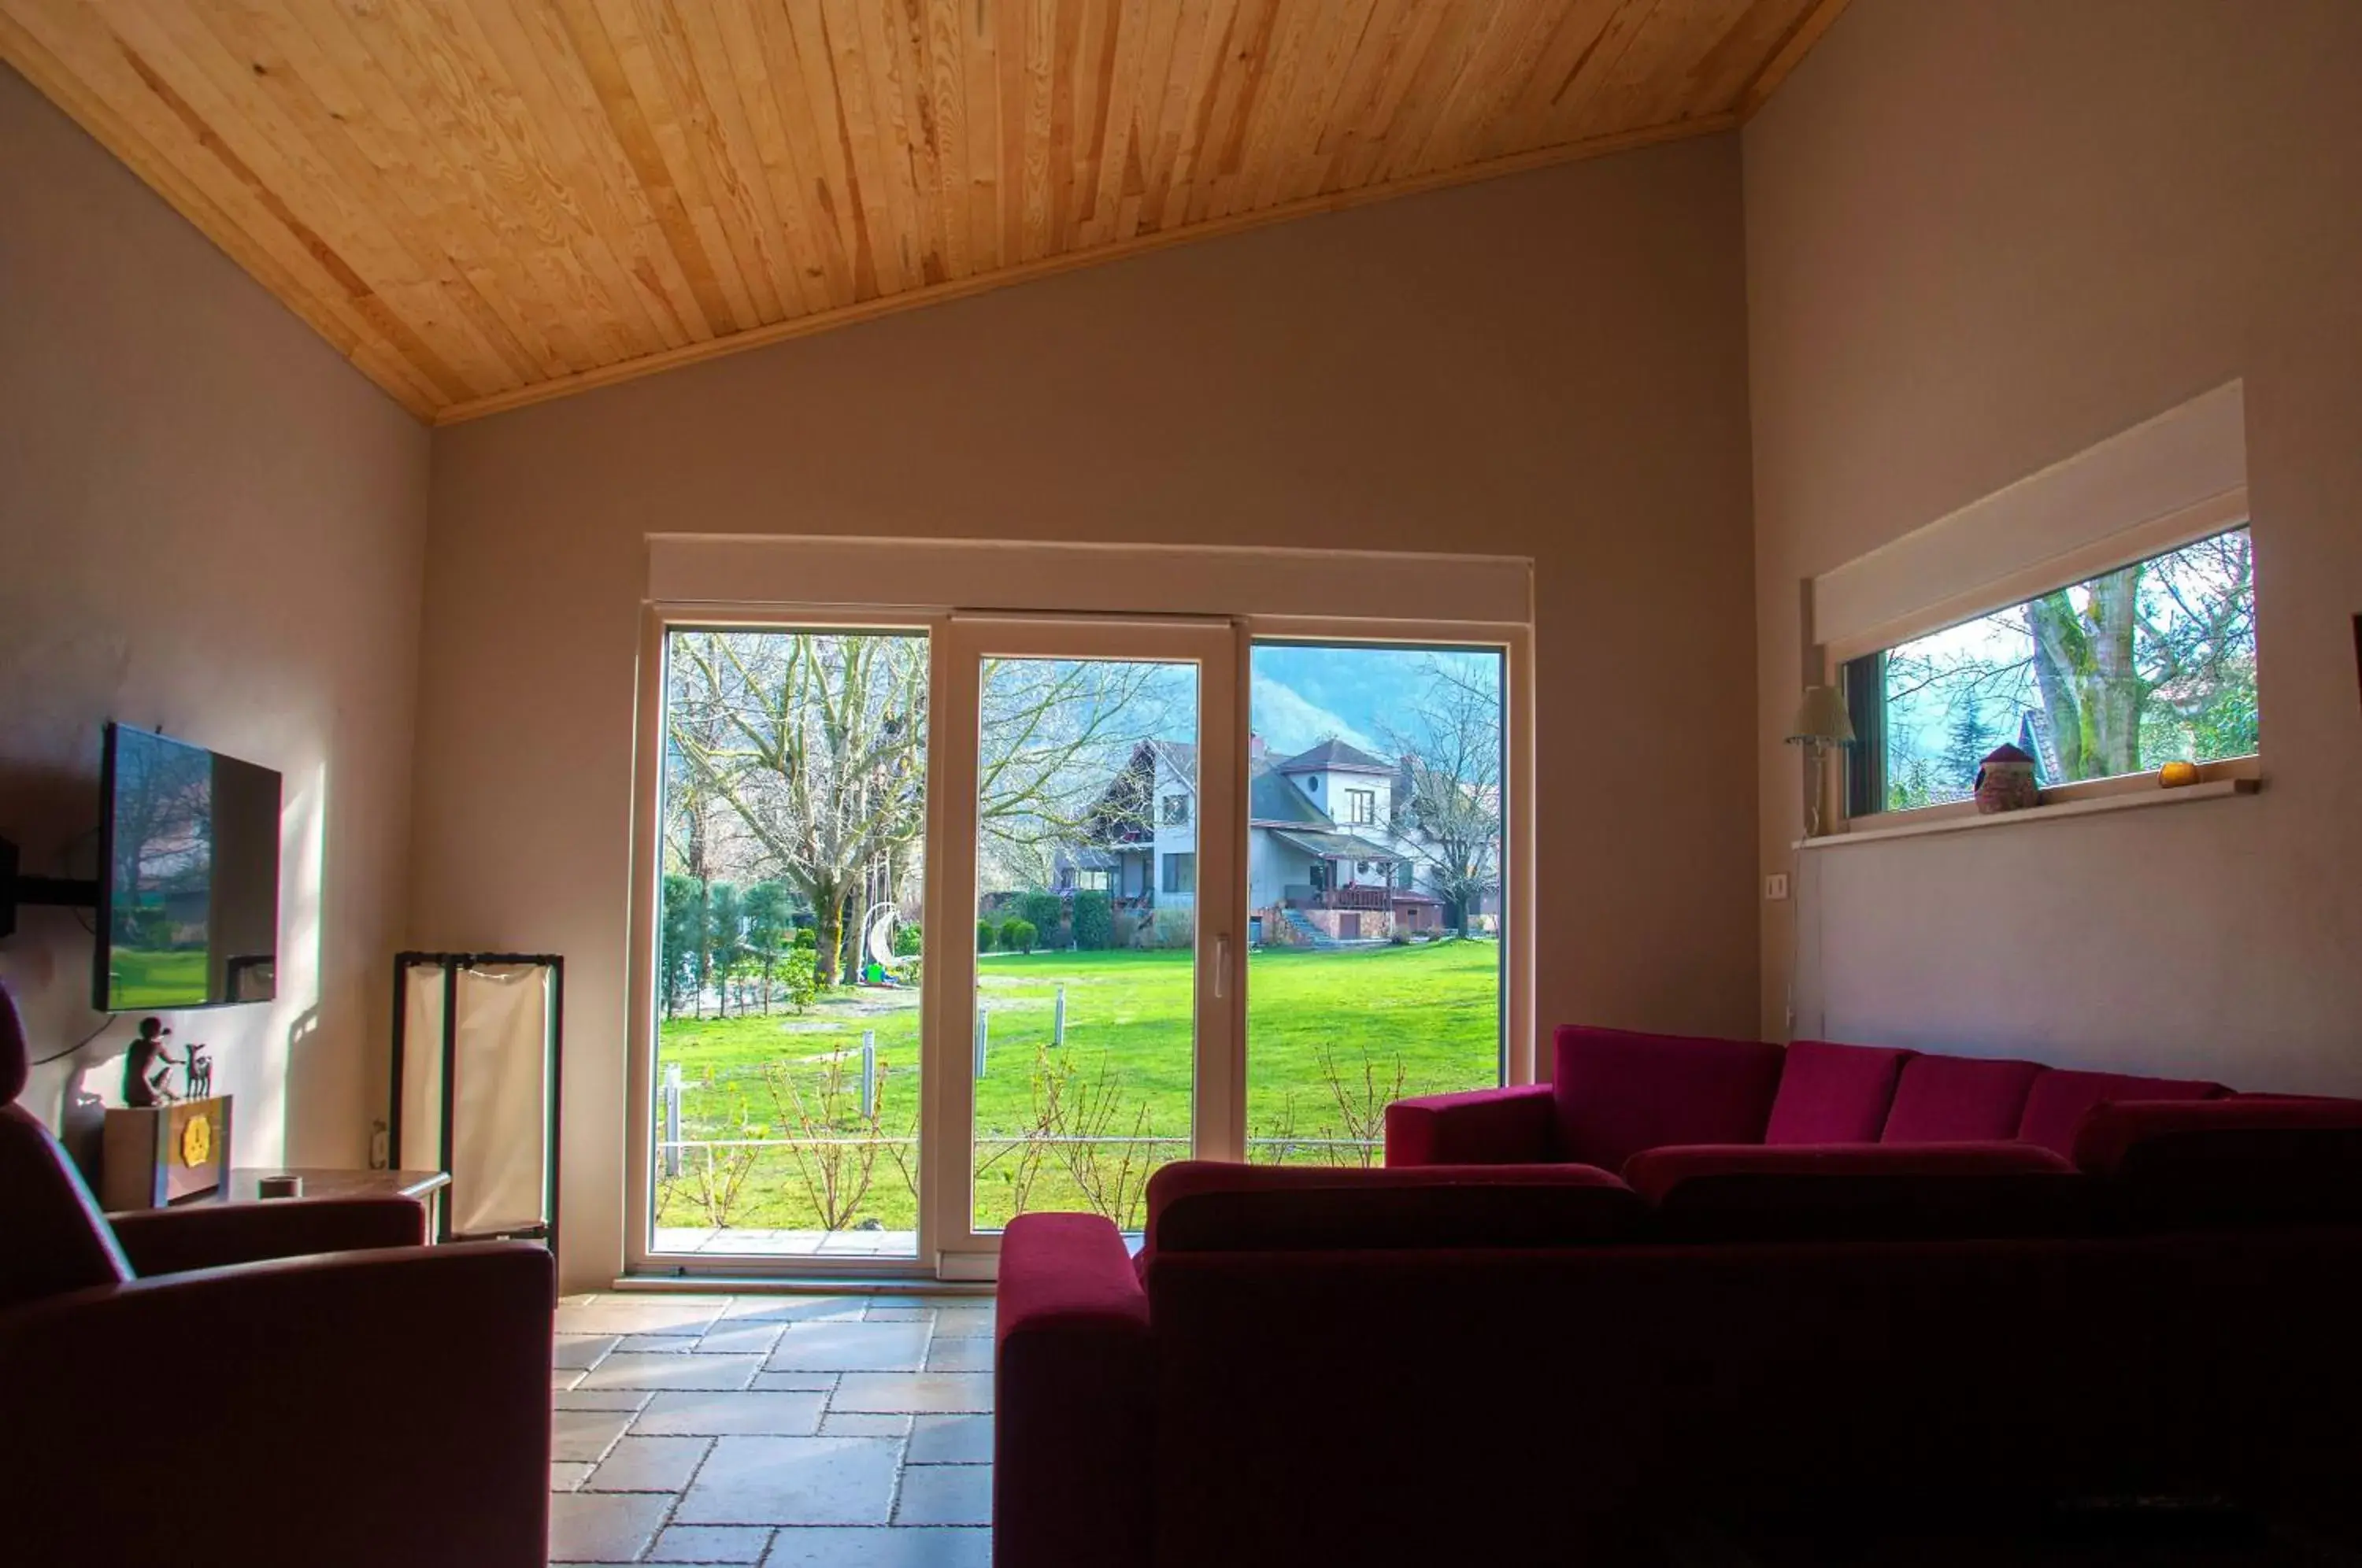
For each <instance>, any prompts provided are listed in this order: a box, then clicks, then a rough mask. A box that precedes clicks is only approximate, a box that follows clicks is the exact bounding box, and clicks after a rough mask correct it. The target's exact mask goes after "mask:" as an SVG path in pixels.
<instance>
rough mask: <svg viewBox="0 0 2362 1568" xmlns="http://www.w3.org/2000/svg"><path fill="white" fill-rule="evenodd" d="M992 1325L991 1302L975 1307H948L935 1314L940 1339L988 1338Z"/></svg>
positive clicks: (936, 1335) (936, 1333) (937, 1335)
mask: <svg viewBox="0 0 2362 1568" xmlns="http://www.w3.org/2000/svg"><path fill="white" fill-rule="evenodd" d="M992 1326H993V1311H992V1305H991V1303H990V1302H986V1303H984V1304H982V1305H980V1306H975V1307H946V1308H944V1309H943V1310H942V1311H940V1312H937V1313H936V1314H935V1338H937V1339H939V1340H976V1339H984V1340H988V1339H990V1338H991V1337H992Z"/></svg>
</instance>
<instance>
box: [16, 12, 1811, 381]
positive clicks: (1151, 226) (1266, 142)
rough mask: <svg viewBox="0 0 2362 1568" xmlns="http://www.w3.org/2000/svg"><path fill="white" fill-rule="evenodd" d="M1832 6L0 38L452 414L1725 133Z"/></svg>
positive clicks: (352, 346)
mask: <svg viewBox="0 0 2362 1568" xmlns="http://www.w3.org/2000/svg"><path fill="white" fill-rule="evenodd" d="M1843 3H1844V0H0V55H5V57H6V59H7V60H8V61H10V62H11V63H12V64H14V65H15V66H16V67H17V69H18V70H19V71H21V72H23V73H24V74H25V75H26V76H27V77H28V78H29V79H30V80H31V81H32V82H33V83H35V85H37V86H38V87H39V88H40V89H41V90H42V91H43V92H45V93H46V94H49V95H50V97H51V98H52V99H53V100H55V101H56V102H57V103H58V104H59V105H61V106H62V107H63V108H64V109H65V110H66V111H67V112H68V113H69V114H71V115H72V116H74V117H75V118H76V119H78V120H79V121H80V122H81V123H82V124H83V126H84V127H87V128H88V129H89V130H90V131H91V132H92V133H93V134H94V135H95V136H96V137H98V138H99V139H100V140H101V141H102V142H104V143H105V145H106V146H107V147H108V148H110V149H112V150H113V151H114V152H115V153H116V155H117V156H118V157H120V158H122V159H123V160H125V161H126V162H127V163H128V164H129V165H130V166H131V167H132V168H133V169H135V170H136V171H138V173H139V174H140V175H141V176H142V177H143V178H144V179H146V180H147V181H148V182H149V184H150V185H152V186H154V187H155V188H156V189H157V190H158V191H159V192H160V193H162V194H163V195H164V196H165V198H166V199H168V200H169V201H171V203H172V204H174V205H175V206H177V207H178V208H179V209H180V210H181V211H182V213H183V214H185V215H187V216H188V217H189V218H190V219H191V220H192V221H193V222H194V223H196V225H197V226H199V227H200V228H202V229H203V230H204V232H205V233H206V234H207V235H208V236H210V237H212V238H213V239H214V241H215V243H216V244H218V245H220V246H221V247H222V248H224V249H225V250H226V251H227V252H228V253H229V254H230V255H231V256H233V257H235V258H236V259H237V260H238V261H239V262H240V263H242V264H243V265H244V266H246V267H247V268H248V271H252V272H253V273H254V274H255V276H256V277H258V278H259V279H260V280H261V281H262V282H263V283H264V284H266V285H267V286H268V287H270V289H271V290H272V291H274V292H275V293H277V294H278V295H279V296H280V297H281V299H282V300H284V301H285V302H286V303H287V304H289V305H290V306H291V307H292V308H293V309H294V310H296V311H297V312H298V313H300V314H301V315H303V316H304V319H305V320H307V321H309V322H311V323H312V325H313V326H315V327H317V328H318V329H319V330H320V332H322V333H323V334H324V335H326V337H328V338H329V339H330V340H331V341H332V342H334V343H335V344H336V345H337V348H339V349H340V350H342V351H343V352H344V353H345V354H346V355H348V357H349V358H350V359H352V360H353V362H354V363H355V364H356V365H358V366H359V367H360V369H361V370H364V371H365V372H367V373H368V374H369V375H370V377H372V378H373V379H375V380H376V381H378V382H379V383H380V384H381V385H382V386H383V387H384V388H385V389H386V390H387V391H388V392H391V393H392V395H393V396H394V397H396V398H397V399H399V400H400V401H401V402H402V403H403V404H404V405H405V406H407V407H408V408H410V409H411V410H413V411H414V412H415V413H416V414H419V415H420V416H421V417H422V418H426V419H433V420H438V421H442V420H450V419H455V418H464V417H467V416H469V415H471V414H482V413H487V412H490V411H492V410H494V409H499V408H504V407H509V406H513V405H514V404H516V403H525V402H530V401H533V400H534V399H535V398H538V397H545V396H549V395H553V394H556V393H559V392H568V391H573V390H576V389H579V388H582V387H587V386H594V385H600V384H603V383H605V382H608V381H616V380H620V379H623V378H624V377H626V376H630V375H634V374H638V373H641V372H643V371H646V370H654V369H660V368H663V367H665V366H668V365H671V364H678V363H681V362H684V361H687V360H691V359H701V358H703V357H706V356H708V355H711V354H713V353H718V352H724V351H727V350H729V349H731V348H740V347H748V346H752V345H754V344H756V343H763V342H769V341H774V340H776V339H778V338H779V337H789V336H793V335H795V334H797V333H800V332H805V331H811V330H814V329H817V328H821V327H825V326H833V325H836V324H838V323H841V322H846V321H854V320H860V319H864V318H866V317H867V316H871V315H877V314H879V313H880V312H882V311H885V310H889V309H894V308H900V306H903V305H906V304H917V303H923V302H925V301H928V300H931V299H939V298H944V297H946V296H952V295H956V294H962V293H973V292H975V291H976V290H977V289H979V288H985V287H989V286H992V285H993V284H995V283H999V282H1010V281H1013V280H1016V279H1019V278H1024V277H1031V276H1035V275H1038V274H1040V273H1042V272H1044V271H1053V270H1055V269H1057V268H1059V267H1064V266H1069V265H1075V264H1077V263H1079V262H1083V261H1088V260H1094V259H1101V258H1105V257H1110V256H1118V255H1121V254H1124V253H1125V252H1127V251H1130V250H1136V249H1140V248H1144V247H1148V246H1154V245H1159V244H1164V243H1170V242H1172V241H1173V240H1175V239H1179V238H1188V237H1195V236H1198V235H1203V234H1212V233H1218V232H1222V231H1225V230H1229V229H1235V228H1239V227H1242V226H1247V225H1250V224H1253V223H1261V222H1267V221H1270V220H1272V219H1274V218H1278V217H1285V216H1288V215H1294V214H1297V213H1301V212H1308V211H1317V210H1321V209H1325V208H1330V207H1336V206H1340V205H1345V204H1351V203H1353V202H1358V201H1363V200H1368V199H1371V198H1374V197H1378V196H1385V195H1388V194H1393V193H1401V192H1407V191H1412V190H1421V189H1427V188H1430V187H1432V186H1435V185H1438V184H1444V183H1450V182H1454V181H1459V180H1465V179H1474V178H1481V177H1484V176H1485V175H1489V174H1495V173H1500V172H1505V171H1509V170H1513V169H1519V168H1529V167H1533V166H1535V165H1537V164H1540V163H1547V162H1553V161H1557V160H1562V159H1568V158H1574V157H1581V156H1584V155H1587V154H1592V153H1597V152H1604V151H1612V150H1615V149H1620V148H1627V147H1632V146H1638V145H1641V144H1644V143H1647V142H1650V141H1657V140H1663V139H1667V138H1672V137H1677V136H1685V135H1698V134H1705V133H1708V132H1713V131H1717V130H1723V129H1727V128H1728V127H1731V126H1733V125H1735V124H1738V122H1739V121H1740V120H1741V119H1743V118H1744V117H1745V116H1746V115H1748V114H1749V113H1751V112H1752V111H1753V109H1754V108H1755V107H1756V106H1757V105H1760V103H1761V102H1762V100H1763V99H1764V97H1765V96H1766V95H1768V94H1770V93H1771V89H1772V88H1773V87H1774V86H1776V85H1777V84H1778V83H1779V82H1780V80H1781V79H1782V78H1783V77H1784V76H1785V75H1786V74H1787V72H1789V71H1790V70H1791V69H1793V68H1794V65H1795V63H1796V61H1798V60H1799V59H1801V58H1802V57H1803V55H1804V52H1805V50H1807V49H1809V48H1810V47H1811V45H1812V43H1813V41H1814V39H1816V38H1817V37H1818V36H1819V35H1820V33H1821V31H1822V30H1823V29H1824V28H1826V27H1827V25H1828V23H1829V21H1830V19H1831V18H1832V17H1834V16H1835V14H1836V12H1837V10H1838V8H1839V7H1840V6H1842V5H1843Z"/></svg>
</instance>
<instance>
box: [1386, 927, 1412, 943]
mask: <svg viewBox="0 0 2362 1568" xmlns="http://www.w3.org/2000/svg"><path fill="white" fill-rule="evenodd" d="M1386 944H1387V945H1388V946H1391V947H1408V946H1409V945H1410V936H1409V934H1408V933H1406V932H1400V931H1397V932H1396V933H1394V934H1393V935H1392V936H1389V937H1387V938H1386Z"/></svg>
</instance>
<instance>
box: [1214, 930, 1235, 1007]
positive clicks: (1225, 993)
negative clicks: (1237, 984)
mask: <svg viewBox="0 0 2362 1568" xmlns="http://www.w3.org/2000/svg"><path fill="white" fill-rule="evenodd" d="M1230 994H1231V939H1230V938H1229V937H1228V936H1218V937H1216V938H1214V999H1215V1000H1216V1001H1224V1000H1227V999H1229V997H1230Z"/></svg>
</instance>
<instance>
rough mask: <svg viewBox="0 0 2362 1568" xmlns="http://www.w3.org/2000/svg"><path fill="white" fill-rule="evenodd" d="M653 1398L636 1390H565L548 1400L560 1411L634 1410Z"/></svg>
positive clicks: (651, 1395) (653, 1396)
mask: <svg viewBox="0 0 2362 1568" xmlns="http://www.w3.org/2000/svg"><path fill="white" fill-rule="evenodd" d="M655 1397H656V1396H655V1395H653V1394H649V1393H646V1392H644V1391H642V1390H640V1389H636V1388H566V1389H561V1390H559V1391H558V1392H557V1393H556V1394H553V1395H551V1396H550V1397H549V1399H550V1404H551V1405H552V1407H554V1408H557V1409H560V1410H636V1409H638V1408H640V1407H641V1406H643V1405H645V1404H646V1403H647V1402H648V1401H649V1400H650V1399H653V1398H655Z"/></svg>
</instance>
